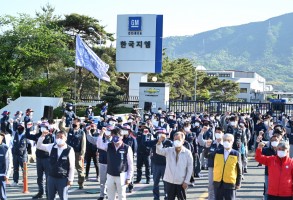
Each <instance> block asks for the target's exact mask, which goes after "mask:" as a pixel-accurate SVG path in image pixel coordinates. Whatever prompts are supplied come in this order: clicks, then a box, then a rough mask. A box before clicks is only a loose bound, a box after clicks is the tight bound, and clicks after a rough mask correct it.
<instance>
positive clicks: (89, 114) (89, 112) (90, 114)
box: [85, 105, 95, 118]
mask: <svg viewBox="0 0 293 200" xmlns="http://www.w3.org/2000/svg"><path fill="white" fill-rule="evenodd" d="M85 115H86V116H87V117H88V118H90V117H93V116H95V113H94V112H93V107H92V106H91V105H89V106H88V107H87V108H86V110H85Z"/></svg>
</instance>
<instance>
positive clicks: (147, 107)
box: [144, 102, 152, 111]
mask: <svg viewBox="0 0 293 200" xmlns="http://www.w3.org/2000/svg"><path fill="white" fill-rule="evenodd" d="M144 110H146V111H150V110H152V102H144Z"/></svg>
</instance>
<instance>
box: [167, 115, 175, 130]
mask: <svg viewBox="0 0 293 200" xmlns="http://www.w3.org/2000/svg"><path fill="white" fill-rule="evenodd" d="M175 117H176V115H175V114H174V113H173V112H170V113H169V114H168V120H167V123H168V125H169V127H170V130H169V131H170V132H171V131H172V130H173V128H174V126H175V124H177V121H176V118H175Z"/></svg>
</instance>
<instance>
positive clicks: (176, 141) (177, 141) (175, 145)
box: [174, 140, 182, 148]
mask: <svg viewBox="0 0 293 200" xmlns="http://www.w3.org/2000/svg"><path fill="white" fill-rule="evenodd" d="M181 146H182V142H181V141H180V140H175V141H174V147H176V148H177V147H181Z"/></svg>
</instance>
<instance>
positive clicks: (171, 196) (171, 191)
mask: <svg viewBox="0 0 293 200" xmlns="http://www.w3.org/2000/svg"><path fill="white" fill-rule="evenodd" d="M165 187H166V193H167V199H168V200H175V198H176V197H177V199H178V200H186V193H185V190H184V189H183V187H182V185H176V184H172V183H168V182H165Z"/></svg>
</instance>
